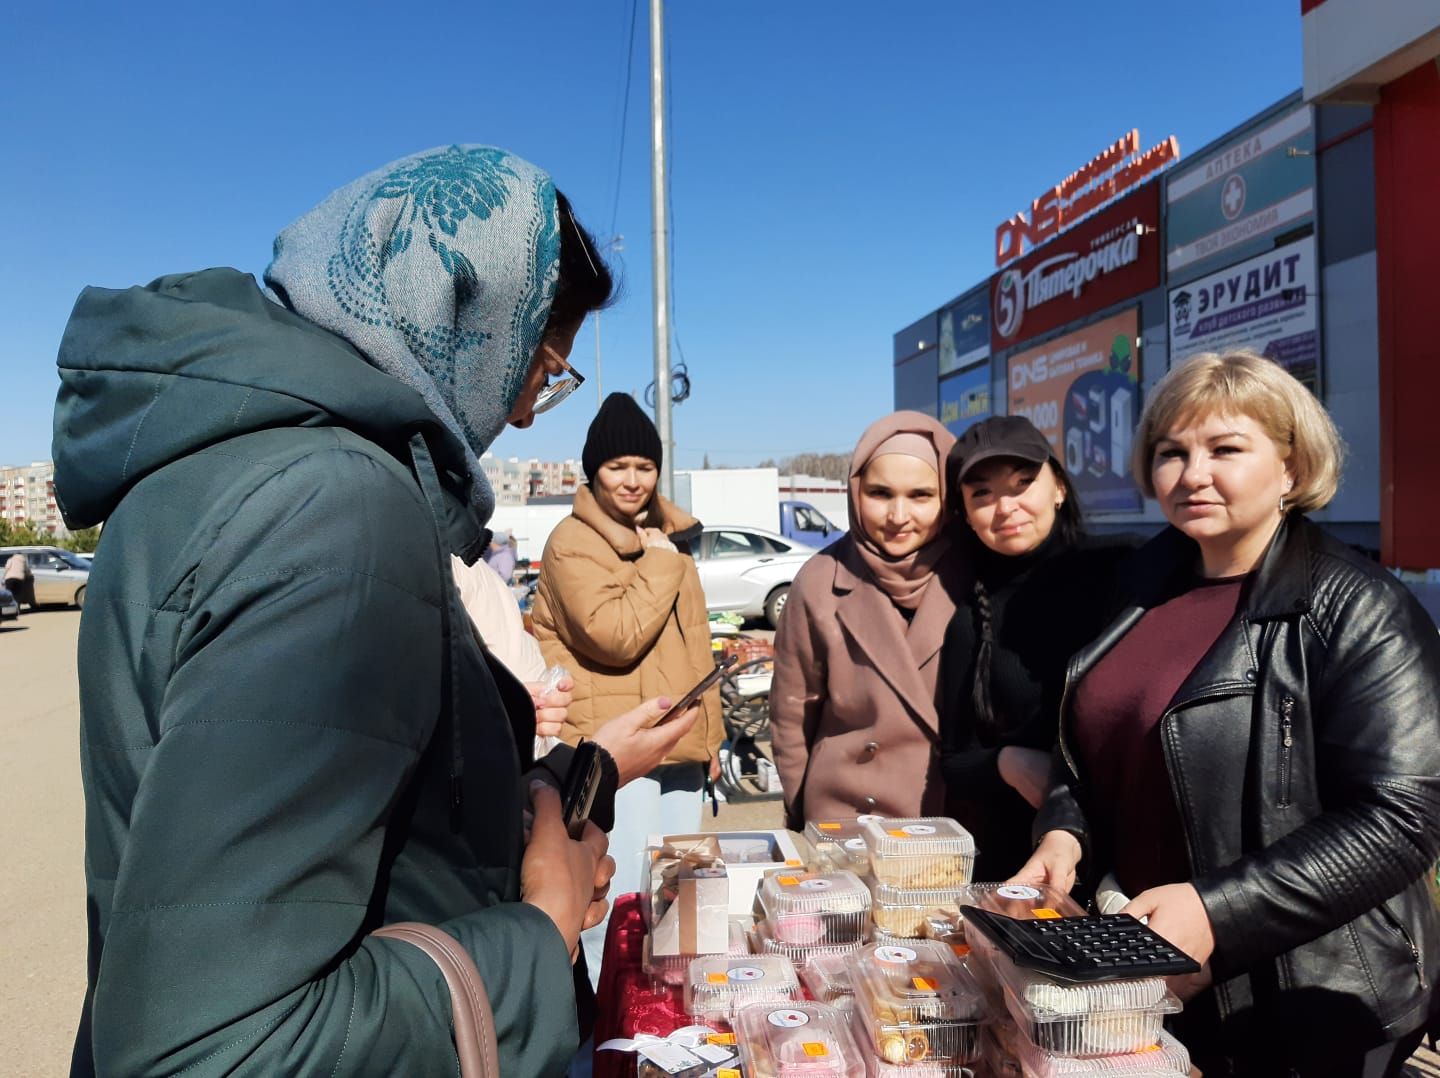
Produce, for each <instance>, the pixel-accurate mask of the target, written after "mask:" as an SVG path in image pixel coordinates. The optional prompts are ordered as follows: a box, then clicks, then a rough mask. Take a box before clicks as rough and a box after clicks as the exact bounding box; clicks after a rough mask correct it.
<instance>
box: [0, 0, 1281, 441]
mask: <svg viewBox="0 0 1440 1078" xmlns="http://www.w3.org/2000/svg"><path fill="white" fill-rule="evenodd" d="M639 6H640V11H639V19H638V24H637V27H636V34H635V54H634V64H635V67H634V76H633V82H632V87H631V97H630V108H629V114H628V124H627V126H626V129H625V156H624V166H623V171H621V173H620V177H619V179H620V182H619V187H618V195H617V186H616V174H617V158H618V153H619V143H620V135H621V123H620V115H621V107H620V101H621V96H622V94H621V90H622V86H623V78H624V66H625V65H624V59H625V41H626V32H625V31H626V29H627V27H628V25H629V22H630V16H631V7H632V3H631V0H551V2H548V3H543V4H542V3H535V2H521V0H503V2H502V0H483V2H482V0H472V2H471V3H468V4H450V3H430V2H426V0H412V2H411V3H409V4H406V5H391V4H384V5H382V4H378V3H372V2H369V0H348V2H345V3H341V2H339V0H332V2H329V3H318V2H312V3H306V4H294V3H290V4H284V5H282V4H276V3H269V2H256V3H248V4H245V5H209V4H196V5H189V6H186V7H184V8H173V7H172V8H170V11H169V13H163V12H161V11H160V10H157V8H158V6H157V5H134V4H101V3H92V4H82V3H53V4H29V5H12V6H11V7H10V8H9V10H8V12H7V18H6V25H5V29H4V30H3V32H0V33H3V38H0V162H3V167H0V204H3V205H5V206H6V208H7V211H8V212H7V214H6V217H7V220H6V224H5V227H4V236H5V240H4V247H5V257H4V258H3V259H0V370H3V372H4V383H3V384H4V385H5V386H6V390H7V391H6V393H5V395H4V402H5V408H4V413H3V414H4V419H3V421H0V464H13V463H21V462H28V461H30V460H32V459H35V460H38V459H45V458H48V457H49V456H50V412H51V408H52V406H53V402H54V393H55V388H56V385H57V381H56V378H55V373H54V357H55V350H56V346H57V344H58V342H59V339H60V334H61V332H62V330H63V328H64V324H65V319H66V318H67V316H68V314H69V310H70V306H71V304H72V303H73V301H74V298H75V295H76V293H77V292H78V291H79V290H80V288H82V287H83V286H84V285H87V284H103V285H109V286H126V285H130V284H135V283H143V282H145V281H148V280H150V279H152V278H154V277H156V276H159V275H160V274H162V273H169V272H176V271H181V270H188V269H197V268H201V267H204V266H210V265H232V266H237V267H239V268H241V269H243V270H247V271H250V272H253V273H255V274H256V275H257V276H258V275H259V273H260V272H261V271H262V270H263V269H264V266H265V263H266V261H267V259H268V255H269V251H270V242H271V239H272V238H273V236H274V234H275V233H276V232H278V231H279V230H280V229H281V228H283V227H284V226H285V225H286V224H288V223H289V222H290V221H291V220H293V219H294V218H295V217H297V216H299V215H300V214H302V213H304V212H305V211H306V210H307V209H309V208H310V207H311V206H313V205H314V204H315V203H317V202H319V201H320V200H321V199H322V198H323V197H324V196H325V195H326V194H327V193H328V192H329V191H331V190H332V189H334V188H336V187H339V186H341V185H342V184H344V183H346V182H348V181H349V180H351V179H353V178H355V177H356V176H359V175H361V174H362V173H364V172H367V171H369V170H371V169H373V168H376V167H378V166H379V165H381V164H383V163H385V162H387V161H390V160H393V159H395V158H397V157H401V156H404V155H405V154H407V153H411V152H414V151H416V150H420V149H424V148H428V147H431V146H436V145H440V144H444V143H450V142H482V143H491V144H495V145H499V146H504V147H506V148H508V149H510V150H513V151H515V152H517V153H519V154H521V155H522V156H524V157H528V158H530V159H531V160H533V161H535V162H536V163H537V164H540V165H541V166H542V167H544V168H546V169H548V170H549V171H550V172H551V173H552V175H554V177H555V178H556V182H557V184H558V185H559V186H560V187H561V189H562V190H564V191H565V192H566V193H567V194H568V195H570V197H571V198H572V200H573V201H574V203H575V206H576V210H577V213H578V215H579V217H580V219H581V221H582V222H584V223H585V224H586V225H587V226H588V227H589V228H590V229H591V230H592V231H593V232H595V233H597V234H599V235H600V236H602V237H604V236H607V235H608V234H610V232H611V219H612V208H613V207H616V206H618V213H617V214H616V216H615V226H614V231H615V232H618V233H620V234H622V235H623V236H624V237H625V239H624V250H623V252H622V253H620V254H619V255H618V256H616V262H617V263H618V268H619V269H620V270H621V273H622V275H623V278H624V282H625V296H624V298H623V300H622V302H621V303H620V305H619V306H618V307H616V308H615V309H613V310H610V311H607V312H606V313H605V314H604V316H603V320H602V328H601V340H602V347H603V382H604V388H605V390H606V391H607V392H608V391H611V390H630V391H640V390H643V388H644V386H645V385H646V384H647V383H648V382H649V381H650V378H651V374H650V371H651V365H652V363H653V352H652V340H651V329H650V324H651V323H650V320H651V302H650V294H651V275H650V177H649V159H648V148H649V127H648V124H649V82H648V57H649V48H648V40H649V39H648V31H647V24H646V20H647V10H648V2H644V0H642V2H641V3H640V5H639ZM666 28H667V37H668V39H669V49H670V69H669V76H670V91H671V94H672V109H673V117H672V127H671V170H672V181H673V209H674V217H673V227H674V233H675V235H674V242H675V262H674V277H675V283H674V316H675V326H676V330H677V333H678V336H679V342H680V345H681V346H682V348H683V354H684V358H685V360H686V362H687V364H688V367H689V371H690V375H691V379H692V383H693V395H692V397H691V399H690V400H689V401H687V402H686V403H684V404H682V405H679V406H677V407H676V409H675V412H674V422H675V433H676V446H677V453H676V464H677V466H678V467H698V466H699V464H700V462H701V460H702V458H703V456H704V454H705V453H706V452H708V453H709V455H710V459H711V461H712V463H716V464H719V463H729V464H748V463H754V462H756V461H758V460H760V459H762V458H765V457H779V456H783V455H786V454H789V453H796V452H804V451H845V450H848V449H849V448H851V447H852V446H853V444H854V441H855V439H856V438H857V437H858V435H859V433H860V431H861V430H862V429H863V428H864V427H865V425H866V424H867V423H869V422H870V421H871V420H872V419H874V418H875V417H877V416H879V415H881V414H883V413H885V412H887V411H889V410H890V407H891V399H892V382H891V336H892V334H893V333H895V332H896V331H897V330H899V329H900V328H902V327H903V326H905V325H906V324H907V323H909V322H911V321H913V320H914V319H915V318H917V317H919V316H920V315H922V314H924V313H925V312H926V311H928V310H931V309H933V308H934V307H936V306H938V305H940V304H941V303H942V302H944V301H945V300H947V299H949V298H950V297H952V296H954V295H956V294H958V293H959V292H961V291H962V290H964V289H965V288H968V287H969V286H970V285H972V284H974V283H976V282H977V281H979V280H980V279H981V278H982V277H984V276H986V275H987V274H988V273H989V272H990V271H991V268H992V263H993V238H994V228H995V225H996V224H997V222H999V221H1000V220H1002V219H1003V218H1005V217H1007V216H1009V215H1010V214H1012V213H1014V212H1015V211H1017V210H1019V209H1020V208H1022V207H1023V206H1025V205H1027V204H1028V201H1029V199H1030V198H1032V197H1033V196H1034V195H1036V194H1037V193H1038V192H1039V191H1040V190H1041V188H1043V187H1045V186H1047V185H1048V184H1050V183H1053V182H1055V181H1057V180H1058V179H1060V178H1061V177H1063V176H1064V175H1065V174H1067V173H1068V172H1070V171H1072V170H1074V169H1075V168H1077V167H1078V166H1079V165H1081V164H1082V163H1084V162H1085V161H1086V160H1088V159H1089V158H1090V157H1091V156H1093V155H1094V154H1095V153H1097V152H1098V151H1099V150H1101V149H1102V148H1104V147H1105V146H1107V145H1108V144H1109V143H1110V142H1112V141H1113V140H1114V139H1116V138H1117V137H1119V136H1120V135H1121V134H1122V133H1124V132H1125V131H1128V130H1129V129H1130V128H1132V127H1136V128H1139V130H1140V137H1141V141H1142V143H1143V144H1144V145H1146V146H1150V145H1153V144H1154V143H1156V142H1159V141H1160V140H1161V139H1162V138H1164V137H1165V136H1166V135H1169V134H1175V135H1176V136H1178V138H1179V140H1180V147H1181V151H1182V155H1184V154H1186V153H1189V152H1193V151H1194V150H1197V149H1198V148H1199V147H1200V146H1202V145H1203V144H1204V143H1206V142H1208V141H1209V140H1211V139H1212V138H1214V137H1216V136H1217V135H1219V134H1221V133H1223V132H1224V131H1226V130H1228V129H1229V128H1230V127H1232V126H1234V125H1235V124H1237V123H1238V122H1240V121H1241V120H1243V119H1245V118H1246V117H1248V116H1249V115H1251V114H1253V113H1255V112H1257V111H1259V110H1260V109H1261V108H1263V107H1264V106H1266V105H1269V104H1271V103H1272V102H1274V101H1276V100H1278V99H1279V98H1281V97H1283V96H1284V95H1285V94H1287V93H1289V92H1290V91H1291V90H1293V89H1295V88H1296V87H1297V86H1298V85H1299V83H1300V13H1299V4H1298V3H1297V2H1296V0H1260V2H1259V3H1245V4H1242V3H1239V2H1233V0H1232V2H1231V3H1228V4H1224V5H1218V6H1217V5H1209V6H1204V5H1193V4H1192V5H1169V4H1155V3H1141V2H1132V0H1121V2H1110V3H1105V4H1091V5H1080V4H1075V3H1073V2H1070V3H1027V2H1023V0H1020V2H1013V3H1008V4H993V5H989V4H987V5H982V4H978V3H962V2H960V0H935V2H918V0H917V2H906V0H901V2H898V3H894V4H890V5H885V6H883V7H882V6H881V5H876V4H873V3H859V2H851V0H837V2H831V3H818V2H812V0H785V2H783V3H776V2H775V0H734V2H731V3H727V4H718V3H698V2H694V0H689V2H686V0H681V2H678V3H677V2H672V3H670V4H669V6H668V10H667V27H666ZM675 358H677V359H678V358H679V355H678V353H677V354H676V355H675ZM572 360H573V362H574V363H575V364H576V366H577V367H578V368H579V369H580V370H582V371H583V372H585V373H586V374H587V375H590V376H592V377H593V375H594V368H595V338H594V332H593V326H591V325H588V324H587V326H586V327H585V329H584V330H582V332H581V337H580V338H579V341H578V343H577V345H576V349H575V352H574V354H573V356H572ZM591 384H593V381H592V383H591ZM591 384H587V386H586V387H585V390H584V391H582V394H580V395H577V396H576V397H574V398H572V399H571V400H569V401H567V402H566V403H565V404H564V405H563V406H562V407H560V408H559V409H557V410H555V411H553V412H550V413H548V414H546V415H543V416H541V417H540V418H539V419H538V420H537V421H536V424H535V426H534V427H533V428H531V429H530V430H528V431H523V432H520V431H510V432H507V433H506V434H505V435H503V436H502V437H501V439H500V441H499V442H498V443H497V446H496V450H497V451H498V452H500V453H501V454H502V455H506V456H511V455H515V456H526V457H528V456H539V457H543V458H561V457H566V456H577V457H578V456H579V451H580V447H581V444H582V443H583V440H584V435H585V428H586V426H587V425H588V423H589V421H590V418H591V415H592V414H593V410H594V408H595V405H596V397H595V394H593V393H591V392H589V390H590V385H591Z"/></svg>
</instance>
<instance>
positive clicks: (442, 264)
mask: <svg viewBox="0 0 1440 1078" xmlns="http://www.w3.org/2000/svg"><path fill="white" fill-rule="evenodd" d="M559 258H560V233H559V228H558V223H557V218H556V210H555V186H554V184H553V183H552V182H551V180H550V177H549V175H547V174H546V173H545V172H542V171H541V170H540V169H538V168H536V167H535V166H534V165H532V164H530V163H529V162H528V161H524V160H521V159H520V158H518V157H515V156H513V155H512V154H509V153H507V152H506V151H504V150H499V149H495V148H494V147H490V146H450V147H448V148H442V149H434V150H427V151H426V152H424V153H419V154H415V155H414V156H412V157H406V158H402V159H401V160H399V161H396V162H394V163H392V164H389V165H386V166H385V167H384V168H381V169H378V170H377V171H375V172H372V173H370V174H369V175H367V176H362V177H361V178H360V179H358V180H356V181H355V182H354V183H351V184H349V185H347V186H345V187H342V188H341V189H340V190H338V191H336V192H335V193H334V194H332V195H331V196H330V197H329V198H327V199H326V200H325V201H324V202H322V203H320V205H319V206H317V207H315V209H313V210H311V211H310V212H309V213H307V214H306V215H305V216H304V217H301V218H300V219H299V220H298V221H296V222H295V223H294V224H292V225H291V226H290V227H289V228H287V229H285V231H284V232H282V233H280V235H279V236H277V237H276V239H275V257H274V260H273V261H272V262H271V263H270V266H269V268H268V269H267V270H266V271H265V283H266V284H267V285H269V286H270V288H271V289H272V291H273V292H274V293H275V294H276V298H278V299H280V301H281V302H283V303H285V304H286V305H288V306H289V307H290V308H291V309H292V310H294V311H295V312H296V313H298V314H300V315H302V316H303V317H305V318H307V319H309V320H310V321H312V322H315V323H316V324H318V325H321V326H323V327H325V328H326V329H328V330H330V331H331V332H333V333H337V334H339V335H340V336H341V337H344V338H345V339H346V340H347V341H349V342H350V343H351V344H353V345H354V346H355V347H356V348H357V349H359V350H360V351H361V352H362V353H363V354H364V355H365V356H366V357H367V358H368V359H369V360H370V362H372V363H373V364H375V366H377V367H379V368H380V369H381V370H382V371H384V372H385V373H387V374H389V375H392V376H393V377H395V378H398V379H400V381H402V382H404V383H405V384H406V385H408V386H411V387H412V388H414V389H415V390H417V391H418V392H419V393H420V394H421V395H422V396H423V397H424V398H425V402H426V403H427V404H428V405H429V406H430V408H431V410H432V411H434V413H435V416H436V418H438V419H439V420H440V421H441V422H443V423H444V424H445V425H446V426H447V427H449V428H450V430H452V431H453V432H454V433H455V434H456V435H458V436H459V437H460V438H461V439H462V440H463V441H464V442H465V443H466V445H468V446H469V448H470V452H471V454H472V457H474V458H478V457H479V456H480V454H481V453H483V452H484V451H485V450H486V448H488V447H489V445H490V443H491V442H493V441H494V440H495V439H496V437H498V436H499V434H500V432H501V431H502V430H503V429H504V427H505V420H506V417H507V416H509V414H510V411H511V409H513V408H514V406H515V400H516V398H517V397H518V396H519V394H520V387H521V384H522V383H523V381H524V378H525V372H526V370H527V369H528V368H529V365H530V361H531V359H532V358H533V357H534V354H535V349H536V348H538V347H539V345H540V338H541V335H542V334H543V332H544V329H545V322H546V320H547V319H548V318H549V315H550V304H551V301H552V300H553V299H554V297H555V281H556V277H557V274H558V267H559ZM472 464H473V460H472ZM470 500H471V502H472V503H473V504H474V505H475V507H476V509H477V510H479V512H480V514H481V519H482V520H488V519H489V517H490V513H491V511H492V510H493V509H494V504H495V496H494V493H493V492H492V491H491V490H490V485H489V483H488V482H486V480H485V477H484V475H483V474H482V473H481V472H480V470H479V468H475V467H472V469H471V499H470Z"/></svg>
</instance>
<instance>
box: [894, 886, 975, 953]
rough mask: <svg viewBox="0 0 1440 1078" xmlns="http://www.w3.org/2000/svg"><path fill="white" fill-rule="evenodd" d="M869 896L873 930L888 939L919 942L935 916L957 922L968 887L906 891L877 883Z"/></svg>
mask: <svg viewBox="0 0 1440 1078" xmlns="http://www.w3.org/2000/svg"><path fill="white" fill-rule="evenodd" d="M871 894H872V897H873V900H874V908H873V909H872V911H871V916H872V917H873V918H874V920H875V927H876V928H877V929H879V930H880V931H881V932H885V933H888V934H889V935H891V936H903V937H906V938H909V939H919V938H920V937H921V936H923V935H925V926H926V924H927V923H928V922H929V920H930V919H932V918H934V917H947V918H951V919H953V920H954V921H956V922H958V921H959V919H960V906H961V905H962V904H964V903H967V902H969V901H970V891H969V888H968V887H965V886H957V887H931V888H906V887H896V886H894V885H893V884H888V883H884V882H882V881H880V880H876V881H875V883H874V884H873V885H872V888H871Z"/></svg>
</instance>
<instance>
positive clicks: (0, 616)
mask: <svg viewBox="0 0 1440 1078" xmlns="http://www.w3.org/2000/svg"><path fill="white" fill-rule="evenodd" d="M19 616H20V600H19V599H17V598H15V596H14V594H13V593H12V592H11V591H10V589H9V588H7V587H4V586H0V621H4V620H5V619H6V618H10V619H11V620H14V619H16V618H18V617H19Z"/></svg>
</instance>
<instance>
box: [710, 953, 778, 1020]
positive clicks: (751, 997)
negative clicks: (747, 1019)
mask: <svg viewBox="0 0 1440 1078" xmlns="http://www.w3.org/2000/svg"><path fill="white" fill-rule="evenodd" d="M799 998H800V979H799V978H798V977H797V976H796V975H795V964H794V963H793V962H791V961H790V959H788V958H786V957H785V956H784V955H743V956H740V955H734V956H732V955H702V956H701V957H699V958H696V959H694V960H693V961H692V962H691V963H690V970H689V972H688V973H687V974H686V978H685V1011H686V1013H687V1014H689V1015H691V1016H693V1017H694V1018H696V1019H699V1020H701V1021H703V1020H705V1019H716V1020H719V1021H722V1022H728V1021H729V1020H730V1018H731V1016H732V1015H733V1014H734V1013H735V1011H736V1009H737V1008H739V1007H743V1006H744V1005H745V1004H747V1003H774V1004H777V1005H779V1004H783V1003H786V1002H789V1001H791V1000H797V999H799Z"/></svg>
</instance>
